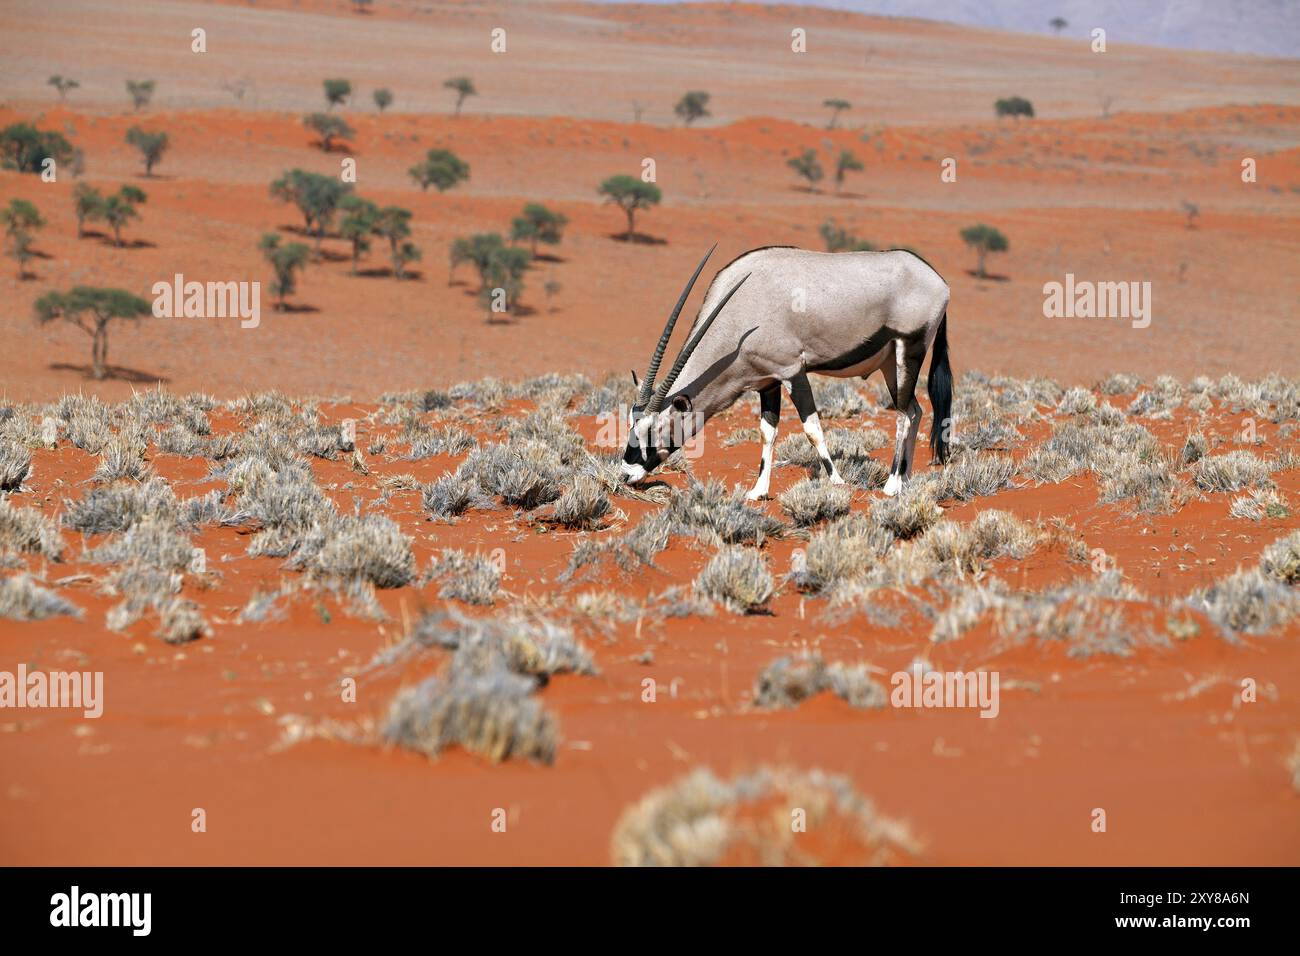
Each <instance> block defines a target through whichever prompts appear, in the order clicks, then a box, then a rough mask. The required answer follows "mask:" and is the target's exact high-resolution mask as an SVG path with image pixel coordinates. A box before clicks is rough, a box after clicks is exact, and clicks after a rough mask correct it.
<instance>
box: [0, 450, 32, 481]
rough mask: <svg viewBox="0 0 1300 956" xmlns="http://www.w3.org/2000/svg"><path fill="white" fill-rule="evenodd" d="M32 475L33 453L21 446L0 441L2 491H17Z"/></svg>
mask: <svg viewBox="0 0 1300 956" xmlns="http://www.w3.org/2000/svg"><path fill="white" fill-rule="evenodd" d="M31 473H32V453H31V452H30V451H28V450H27V449H26V448H24V447H22V446H21V445H18V444H15V443H14V442H10V441H0V491H17V490H18V489H19V488H21V487H22V486H23V482H24V481H26V480H27V477H28V476H29V475H30V474H31Z"/></svg>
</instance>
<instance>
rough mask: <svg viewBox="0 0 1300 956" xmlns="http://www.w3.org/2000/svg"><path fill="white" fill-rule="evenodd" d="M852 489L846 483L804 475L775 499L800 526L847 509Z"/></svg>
mask: <svg viewBox="0 0 1300 956" xmlns="http://www.w3.org/2000/svg"><path fill="white" fill-rule="evenodd" d="M852 499H853V493H852V492H851V491H850V490H849V489H848V487H846V486H845V485H832V484H831V483H830V482H828V481H810V480H809V479H807V478H805V479H804V480H803V481H800V482H798V483H797V484H794V485H791V486H790V488H789V489H787V490H786V491H785V492H783V493H782V494H781V496H780V498H779V499H778V500H779V501H780V503H781V510H782V511H784V512H785V513H786V515H787V516H788V517H789V518H790V520H791V521H793V522H794V523H795V524H796V525H798V526H800V527H807V526H808V525H813V524H817V523H818V522H819V521H829V520H831V519H832V518H838V517H840V516H841V515H846V514H848V513H849V503H850V502H851V501H852Z"/></svg>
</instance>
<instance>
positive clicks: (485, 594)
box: [429, 548, 501, 604]
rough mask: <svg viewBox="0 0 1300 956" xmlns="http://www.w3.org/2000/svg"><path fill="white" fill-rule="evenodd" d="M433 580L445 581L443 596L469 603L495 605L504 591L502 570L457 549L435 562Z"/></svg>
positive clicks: (484, 558)
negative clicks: (502, 589)
mask: <svg viewBox="0 0 1300 956" xmlns="http://www.w3.org/2000/svg"><path fill="white" fill-rule="evenodd" d="M429 577H430V578H434V579H437V578H441V579H442V586H441V589H440V590H439V592H438V596H439V597H443V598H446V599H447V600H452V601H464V602H465V603H466V604H493V603H495V601H496V599H497V592H498V591H499V590H500V588H501V569H500V568H498V567H497V566H496V564H495V563H494V562H493V561H491V560H490V559H489V558H486V557H484V556H483V555H481V554H474V555H467V554H466V553H465V552H464V551H461V550H458V549H455V548H449V549H447V550H445V551H443V552H442V554H441V555H440V556H439V557H438V558H436V559H435V560H434V562H433V566H432V567H431V568H430V569H429Z"/></svg>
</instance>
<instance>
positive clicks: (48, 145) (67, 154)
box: [0, 123, 75, 173]
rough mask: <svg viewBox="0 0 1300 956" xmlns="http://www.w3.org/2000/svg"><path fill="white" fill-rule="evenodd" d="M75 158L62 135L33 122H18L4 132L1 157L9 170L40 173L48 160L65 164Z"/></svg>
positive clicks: (0, 145)
mask: <svg viewBox="0 0 1300 956" xmlns="http://www.w3.org/2000/svg"><path fill="white" fill-rule="evenodd" d="M74 156H75V151H74V150H73V148H72V144H71V143H69V142H68V141H67V139H65V138H64V136H63V134H62V133H56V132H55V131H53V130H48V131H46V130H39V129H37V128H36V127H35V126H32V125H31V124H30V123H14V124H12V125H10V126H6V127H5V128H4V129H3V130H0V157H2V161H3V165H4V166H5V167H6V168H10V169H16V170H18V172H20V173H40V172H43V171H44V169H45V162H46V160H51V159H52V160H54V162H55V163H57V164H59V165H63V164H64V163H68V162H71V161H72V160H73V157H74Z"/></svg>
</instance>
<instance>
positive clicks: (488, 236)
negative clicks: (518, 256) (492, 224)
mask: <svg viewBox="0 0 1300 956" xmlns="http://www.w3.org/2000/svg"><path fill="white" fill-rule="evenodd" d="M505 244H506V243H505V240H504V239H502V238H501V235H500V234H499V233H495V232H480V233H477V234H476V235H473V236H468V237H462V238H460V239H456V240H455V241H453V242H452V244H451V256H450V258H451V269H450V271H449V272H448V274H447V284H448V285H451V282H452V279H453V278H454V277H455V274H456V267H457V266H459V265H461V264H462V263H465V262H468V263H470V264H471V265H473V266H474V268H475V270H476V271H477V272H478V277H479V289H480V291H481V290H482V288H483V287H484V286H485V285H486V284H487V273H488V266H489V264H490V263H491V261H492V256H493V255H494V254H495V253H496V252H497V250H499V249H503V248H505Z"/></svg>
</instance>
